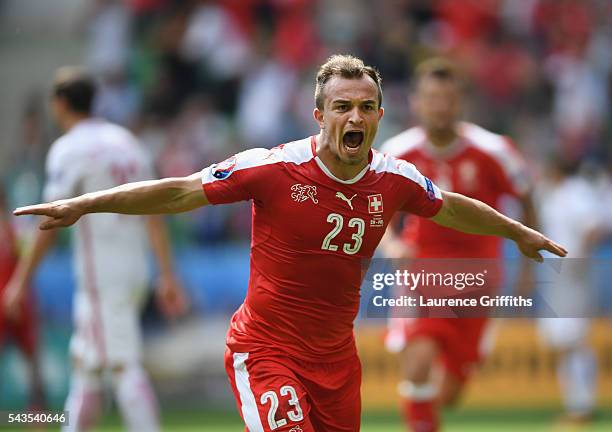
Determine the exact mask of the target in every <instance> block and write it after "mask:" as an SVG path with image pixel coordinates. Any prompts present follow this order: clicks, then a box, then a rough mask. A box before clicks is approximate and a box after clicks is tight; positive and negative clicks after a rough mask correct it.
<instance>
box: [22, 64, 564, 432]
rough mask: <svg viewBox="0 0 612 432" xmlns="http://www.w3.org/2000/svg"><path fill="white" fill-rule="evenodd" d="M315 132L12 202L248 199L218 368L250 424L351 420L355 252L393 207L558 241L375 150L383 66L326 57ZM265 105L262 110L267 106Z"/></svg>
mask: <svg viewBox="0 0 612 432" xmlns="http://www.w3.org/2000/svg"><path fill="white" fill-rule="evenodd" d="M315 101H316V107H315V109H314V112H313V115H314V118H315V120H316V122H317V124H318V125H319V128H320V133H319V134H318V135H316V136H311V137H307V138H304V139H300V140H298V141H294V142H291V143H287V144H283V145H280V146H278V147H275V148H273V149H271V150H268V149H264V148H257V149H251V150H247V151H244V152H242V153H238V154H236V155H235V156H232V157H230V158H228V159H226V160H225V161H223V162H221V163H218V164H213V165H211V166H209V167H207V168H204V169H203V170H202V171H200V172H197V173H194V174H192V175H190V176H187V177H182V178H167V179H162V180H159V181H148V182H139V183H132V184H128V185H124V186H120V187H118V188H113V189H110V190H105V191H100V192H96V193H90V194H85V195H83V196H81V197H78V198H75V199H69V200H60V201H56V202H54V203H50V204H41V205H37V206H30V207H26V208H23V209H18V210H17V211H16V214H30V213H32V214H42V215H45V216H47V217H48V219H47V220H46V221H45V222H43V224H42V225H41V228H42V229H50V228H55V227H59V226H66V225H70V224H73V223H75V222H76V221H77V220H78V219H79V218H80V217H81V216H83V215H85V214H87V213H99V212H117V213H126V214H156V213H177V212H183V211H188V210H192V209H195V208H197V207H201V206H204V205H207V204H224V203H231V202H236V201H245V200H252V201H253V239H252V244H251V273H250V280H249V289H248V292H247V295H246V299H245V301H244V303H243V304H242V306H241V307H240V308H239V309H238V311H237V312H236V313H235V314H234V316H233V317H232V320H231V324H230V329H229V332H228V335H227V350H226V357H225V359H226V364H225V365H226V371H227V373H228V377H229V379H230V383H231V386H232V390H233V391H234V395H235V398H236V403H237V405H238V409H239V411H240V414H241V416H242V418H243V420H244V422H245V424H246V426H247V428H248V430H249V431H251V432H255V431H261V432H263V431H266V432H270V431H287V432H298V431H300V432H314V431H316V432H342V431H346V432H349V431H351V432H352V431H358V430H359V424H360V417H361V397H360V385H361V365H360V362H359V358H358V357H357V350H356V347H355V339H354V335H353V320H354V319H355V316H356V314H357V311H358V309H359V289H360V286H361V282H362V263H363V260H367V259H370V258H371V257H372V255H373V253H374V250H375V249H376V246H377V245H378V243H379V241H380V239H381V237H382V236H383V233H384V229H385V226H386V224H387V223H388V222H389V220H390V219H391V217H392V216H393V214H394V213H395V212H397V211H405V212H410V213H413V214H416V215H419V216H422V217H426V218H432V219H433V220H434V221H435V222H436V223H439V224H442V225H444V226H448V227H453V228H456V229H462V230H464V231H469V232H474V233H481V234H490V235H500V236H504V237H508V238H512V239H514V240H515V241H516V242H517V243H518V245H519V247H520V248H521V250H522V252H523V253H524V254H526V255H527V256H529V257H531V258H533V259H536V260H540V259H541V257H540V255H539V253H538V250H540V249H546V250H550V251H552V252H553V253H556V254H559V255H563V254H564V253H565V251H564V250H563V248H561V247H560V246H558V245H557V244H555V243H554V242H552V241H551V240H549V239H547V238H546V237H544V236H542V235H541V234H540V233H538V232H536V231H533V230H531V229H529V228H527V227H525V226H523V225H521V224H520V223H518V222H516V221H513V220H512V219H509V218H507V217H505V216H503V215H501V214H500V213H498V212H497V211H495V210H493V209H492V208H490V207H489V206H487V205H485V204H483V203H481V202H478V201H475V200H472V199H469V198H466V197H463V196H462V195H458V194H453V193H447V192H442V191H440V190H439V189H438V188H437V187H436V186H435V185H434V184H433V183H432V182H431V181H430V180H429V179H428V178H426V177H424V176H423V175H421V173H419V171H417V169H416V168H415V166H414V165H412V164H410V163H408V162H406V161H401V160H397V159H395V158H393V157H391V156H388V155H383V154H382V153H379V152H377V151H374V150H372V149H371V146H372V142H373V141H374V137H375V136H376V131H377V129H378V122H379V120H380V119H381V118H382V116H383V112H384V111H383V108H382V106H381V102H382V89H381V84H380V76H379V75H378V73H377V72H376V71H375V70H374V69H373V68H371V67H368V66H366V65H364V64H363V62H362V61H361V60H359V59H357V58H355V57H352V56H346V55H342V56H341V55H337V56H332V57H331V58H330V59H329V60H328V61H327V62H326V63H325V64H323V65H322V66H321V67H320V69H319V72H318V74H317V78H316V88H315ZM263 115H265V112H264V113H263Z"/></svg>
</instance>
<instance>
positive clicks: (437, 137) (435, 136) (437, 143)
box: [427, 129, 458, 148]
mask: <svg viewBox="0 0 612 432" xmlns="http://www.w3.org/2000/svg"><path fill="white" fill-rule="evenodd" d="M457 136H458V135H457V132H456V131H455V129H447V130H437V131H432V130H427V139H428V140H429V142H430V143H431V144H432V145H433V146H434V147H438V148H444V147H448V146H449V145H451V144H452V143H453V142H454V141H455V140H456V139H457Z"/></svg>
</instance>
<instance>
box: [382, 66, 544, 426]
mask: <svg viewBox="0 0 612 432" xmlns="http://www.w3.org/2000/svg"><path fill="white" fill-rule="evenodd" d="M461 87H462V82H461V75H460V73H459V71H458V70H457V68H456V66H455V65H454V64H453V63H452V62H451V61H450V60H447V59H444V58H432V59H429V60H427V61H425V62H423V63H421V64H420V65H419V67H418V68H417V70H416V78H415V90H414V94H413V96H412V100H411V101H412V108H413V110H414V111H415V113H416V116H417V118H418V120H419V121H420V124H421V125H420V126H417V127H413V128H411V129H408V130H406V131H404V132H402V133H400V134H399V135H396V136H394V137H392V138H390V139H389V140H388V141H386V142H385V143H384V144H383V146H382V148H381V151H383V152H385V153H387V154H389V155H391V156H395V157H397V158H400V159H403V160H406V161H408V162H411V163H414V164H415V165H416V166H418V167H419V170H420V171H421V172H422V173H423V174H424V175H425V176H427V177H429V178H431V179H432V180H433V181H434V182H435V183H436V184H437V185H438V186H439V187H440V188H442V189H444V190H447V191H453V192H457V193H460V194H463V195H466V196H469V197H471V198H475V199H477V200H480V201H482V202H485V203H487V204H488V205H490V206H491V207H493V208H499V207H500V204H501V199H502V197H504V196H512V197H515V198H517V200H518V202H520V203H521V207H522V212H523V220H524V222H525V223H526V224H527V225H529V226H533V224H534V219H535V217H534V211H533V205H532V203H531V198H530V185H529V182H528V176H527V175H526V167H525V163H524V161H523V159H522V157H521V156H520V155H519V153H518V152H517V150H516V149H515V148H514V146H513V145H512V143H511V142H510V141H509V140H508V139H507V138H505V137H503V136H500V135H497V134H494V133H492V132H489V131H487V130H485V129H483V128H481V127H479V126H477V125H475V124H472V123H466V122H460V121H459V120H458V119H459V116H460V114H461V96H462V95H461V92H462V88H461ZM382 245H383V250H384V252H385V253H386V254H387V256H390V257H394V258H485V259H495V258H501V256H502V250H501V238H499V237H493V236H474V235H470V234H466V233H463V232H459V231H454V230H450V229H448V228H446V227H443V226H440V225H438V224H435V223H432V222H431V221H429V220H426V219H423V218H408V217H407V218H406V221H405V225H404V231H403V233H402V234H401V236H398V235H396V234H395V233H394V232H393V229H389V230H388V232H387V235H386V236H385V238H384V240H383V242H382ZM524 264H526V262H525V263H524ZM521 275H522V277H521V278H520V283H527V281H528V277H529V270H528V266H526V265H524V266H523V268H522V269H521ZM486 324H487V319H486V318H484V317H481V318H428V317H421V318H416V319H402V318H393V319H391V320H390V331H389V333H388V335H387V340H386V342H387V347H388V348H389V350H391V351H394V352H401V353H402V354H401V363H402V375H403V377H402V381H401V383H400V385H399V387H398V390H399V392H400V396H402V398H403V400H402V404H403V407H402V411H403V414H404V417H405V419H406V421H407V423H408V424H409V426H410V427H411V428H412V429H413V430H415V431H419V432H428V431H435V430H437V428H438V415H437V407H438V406H439V405H450V404H453V403H454V402H456V401H457V399H458V397H459V396H460V393H461V391H462V389H463V386H464V383H465V382H466V380H467V379H468V377H469V374H470V372H471V371H472V370H473V369H474V366H475V365H476V364H477V363H478V361H479V359H480V358H481V353H482V351H483V342H484V335H485V328H486ZM438 360H441V362H440V363H441V366H442V368H441V370H440V368H439V367H438V365H439V364H440V363H439V362H438ZM439 372H441V373H439Z"/></svg>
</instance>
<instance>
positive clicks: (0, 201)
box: [0, 184, 45, 409]
mask: <svg viewBox="0 0 612 432" xmlns="http://www.w3.org/2000/svg"><path fill="white" fill-rule="evenodd" d="M17 259H18V257H17V243H16V239H15V233H14V232H13V227H12V226H11V216H10V215H9V213H8V208H7V203H6V197H5V195H4V189H3V186H2V185H1V184H0V299H2V298H3V297H4V292H5V290H4V288H5V287H6V286H7V284H8V281H9V280H10V279H11V276H12V275H13V272H14V271H15V268H16V266H17ZM17 307H18V308H19V309H20V313H19V314H18V317H16V318H13V317H10V316H7V314H5V313H4V310H3V309H0V352H2V350H3V349H4V347H5V346H6V344H7V342H13V343H14V344H15V345H16V346H17V347H18V348H19V350H20V351H21V353H22V355H23V357H24V358H25V360H26V364H27V368H28V372H29V375H30V377H29V378H30V401H29V408H30V409H43V408H44V406H45V401H44V392H43V382H42V376H41V370H40V363H39V361H38V352H37V351H38V350H37V334H36V332H37V321H36V310H35V307H34V303H33V300H32V296H26V297H25V298H24V299H23V300H22V301H21V302H20V303H19V305H18V306H17Z"/></svg>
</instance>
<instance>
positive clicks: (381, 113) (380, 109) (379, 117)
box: [378, 107, 385, 121]
mask: <svg viewBox="0 0 612 432" xmlns="http://www.w3.org/2000/svg"><path fill="white" fill-rule="evenodd" d="M384 115H385V109H384V108H383V107H380V108H378V121H380V120H381V119H382V118H383V116H384Z"/></svg>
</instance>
